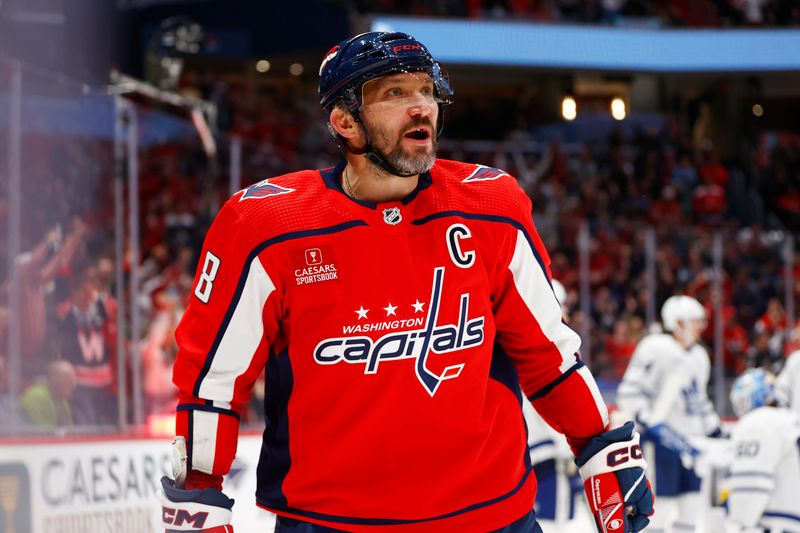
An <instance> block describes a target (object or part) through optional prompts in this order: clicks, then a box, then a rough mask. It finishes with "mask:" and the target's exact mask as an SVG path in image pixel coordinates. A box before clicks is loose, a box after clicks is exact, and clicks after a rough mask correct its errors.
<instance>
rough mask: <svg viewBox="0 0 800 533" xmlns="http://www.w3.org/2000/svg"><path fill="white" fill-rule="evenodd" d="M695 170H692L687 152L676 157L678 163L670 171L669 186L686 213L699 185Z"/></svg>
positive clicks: (692, 166) (692, 165)
mask: <svg viewBox="0 0 800 533" xmlns="http://www.w3.org/2000/svg"><path fill="white" fill-rule="evenodd" d="M699 182H700V180H699V178H698V176H697V169H695V168H694V164H693V163H692V159H691V156H690V155H689V152H686V151H684V152H681V153H680V154H679V155H678V162H677V163H676V164H675V166H674V167H673V169H672V176H671V177H670V184H671V185H672V186H673V187H675V189H676V192H677V194H678V198H679V199H680V201H681V203H682V204H683V206H684V211H685V212H688V211H689V207H690V204H691V198H692V192H693V191H694V189H695V187H697V185H698V184H699Z"/></svg>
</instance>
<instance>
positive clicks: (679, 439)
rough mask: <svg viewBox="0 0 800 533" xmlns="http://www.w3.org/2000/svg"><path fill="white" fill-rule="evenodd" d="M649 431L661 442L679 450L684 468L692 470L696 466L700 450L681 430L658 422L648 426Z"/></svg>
mask: <svg viewBox="0 0 800 533" xmlns="http://www.w3.org/2000/svg"><path fill="white" fill-rule="evenodd" d="M647 431H648V433H650V434H651V435H652V436H653V437H654V438H655V439H656V440H657V441H658V442H659V444H661V445H662V446H664V447H665V448H669V449H670V450H672V451H674V452H677V453H678V455H679V456H680V458H681V463H683V466H684V468H688V469H690V470H691V469H694V468H695V466H696V465H697V461H698V459H699V457H700V450H698V449H697V448H695V447H694V446H693V445H692V443H691V442H689V440H688V439H687V438H686V437H685V436H684V435H683V434H682V433H681V432H680V431H678V430H676V429H675V428H673V427H672V426H670V425H667V424H656V425H655V426H652V427H648V428H647Z"/></svg>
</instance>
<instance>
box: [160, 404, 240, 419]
mask: <svg viewBox="0 0 800 533" xmlns="http://www.w3.org/2000/svg"><path fill="white" fill-rule="evenodd" d="M175 410H176V411H206V412H208V413H217V414H220V415H228V416H232V417H234V418H236V419H237V420H238V419H239V413H237V412H236V411H233V410H231V409H223V408H222V407H214V406H213V405H208V404H202V403H182V404H180V405H179V406H178V407H176V408H175Z"/></svg>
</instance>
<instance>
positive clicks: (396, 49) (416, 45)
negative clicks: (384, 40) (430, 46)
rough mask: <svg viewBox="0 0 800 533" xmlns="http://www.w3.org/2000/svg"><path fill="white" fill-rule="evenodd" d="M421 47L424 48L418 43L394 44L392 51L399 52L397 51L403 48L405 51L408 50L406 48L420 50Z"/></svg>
mask: <svg viewBox="0 0 800 533" xmlns="http://www.w3.org/2000/svg"><path fill="white" fill-rule="evenodd" d="M420 48H422V46H420V45H418V44H397V45H395V46H392V52H395V53H397V52H399V51H401V50H403V51H406V50H419V49H420Z"/></svg>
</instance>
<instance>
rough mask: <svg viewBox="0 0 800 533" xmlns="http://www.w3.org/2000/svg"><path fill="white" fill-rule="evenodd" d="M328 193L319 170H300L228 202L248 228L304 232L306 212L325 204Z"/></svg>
mask: <svg viewBox="0 0 800 533" xmlns="http://www.w3.org/2000/svg"><path fill="white" fill-rule="evenodd" d="M325 193H326V189H325V186H324V184H323V183H322V179H321V177H320V174H319V171H318V170H301V171H298V172H292V173H289V174H283V175H281V176H276V177H273V178H268V179H264V180H261V181H259V182H257V183H254V184H253V185H250V186H249V187H246V188H244V189H242V190H241V191H239V192H237V193H236V194H234V195H233V196H231V198H230V199H229V200H228V201H227V202H226V204H225V206H224V207H223V211H225V210H230V211H233V212H235V213H236V215H237V217H238V218H239V219H240V220H241V221H242V222H243V223H244V224H246V225H247V226H248V227H255V228H261V229H262V231H264V232H269V233H284V232H290V231H299V230H302V229H305V228H304V227H303V223H304V222H305V218H304V217H303V216H302V214H303V213H305V212H306V211H308V209H309V206H315V205H324V204H325V202H324V201H323V199H322V198H323V196H324V195H325Z"/></svg>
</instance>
